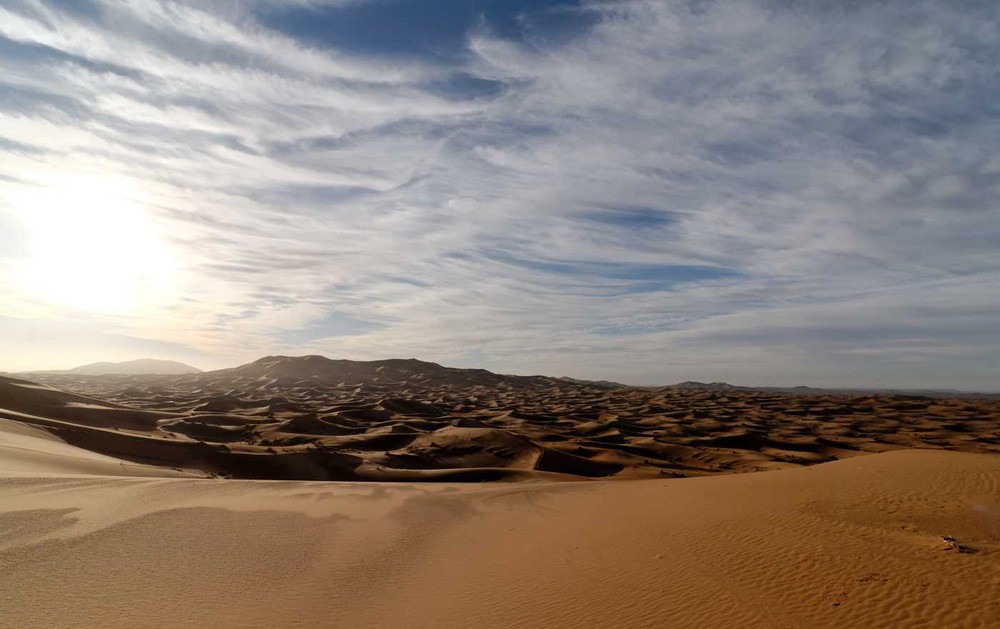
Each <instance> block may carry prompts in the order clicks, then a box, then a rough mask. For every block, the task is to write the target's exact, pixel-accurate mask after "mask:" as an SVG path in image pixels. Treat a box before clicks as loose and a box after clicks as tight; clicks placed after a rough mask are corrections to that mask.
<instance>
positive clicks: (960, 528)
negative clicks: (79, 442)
mask: <svg viewBox="0 0 1000 629" xmlns="http://www.w3.org/2000/svg"><path fill="white" fill-rule="evenodd" d="M0 531H2V535H0V565H3V566H4V569H5V579H4V583H5V585H4V588H3V589H2V591H0V618H3V619H4V622H5V624H6V625H7V626H16V627H51V626H60V627H88V626H98V625H100V626H112V627H134V626H147V627H178V626H181V627H195V626H217V627H248V626H249V627H271V626H293V627H294V626H298V627H316V626H352V627H384V626H407V627H456V628H457V627H471V626H475V627H486V628H489V627H498V628H499V627H511V626H519V627H599V626H601V627H606V626H617V627H732V626H742V627H806V626H808V627H995V626H997V625H998V624H1000V597H998V596H997V593H998V592H1000V457H995V456H990V455H978V454H967V453H955V452H929V451H897V452H889V453H884V454H878V455H873V456H866V457H860V458H854V459H849V460H843V461H837V462H833V463H827V464H824V465H820V466H815V467H810V468H800V469H794V470H783V471H776V472H766V473H760V474H744V475H727V476H715V477H708V478H691V479H679V480H663V481H634V482H592V483H527V484H524V483H522V484H506V483H505V484H489V485H468V484H464V485H452V484H432V485H428V484H392V483H387V484H376V485H373V484H358V483H310V482H266V481H265V482H260V481H256V482H255V481H233V480H189V479H155V480H154V479H124V478H119V479H112V478H92V479H82V478H65V477H63V478H60V477H57V476H49V477H38V478H10V477H9V478H4V479H3V480H0ZM944 534H949V535H954V536H955V537H956V538H958V539H959V540H960V541H961V542H962V543H963V544H965V545H966V546H968V548H969V549H971V550H972V551H973V552H969V553H958V552H955V551H949V550H944V547H943V544H942V543H941V542H940V536H941V535H944Z"/></svg>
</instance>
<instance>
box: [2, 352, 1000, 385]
mask: <svg viewBox="0 0 1000 629" xmlns="http://www.w3.org/2000/svg"><path fill="white" fill-rule="evenodd" d="M269 358H273V359H282V358H288V359H305V358H322V359H325V360H328V361H333V362H351V363H377V362H390V361H415V362H419V363H424V364H428V365H436V366H439V367H444V368H447V369H458V370H484V371H488V372H490V373H493V374H496V375H500V376H516V377H524V378H531V377H540V378H554V379H569V380H577V381H581V382H604V383H611V384H616V385H621V386H625V387H635V388H658V387H671V386H679V385H685V384H692V385H705V386H710V385H724V386H731V387H736V388H743V389H775V390H792V389H810V390H818V391H845V392H852V391H856V392H886V391H888V392H917V393H919V392H936V393H962V394H981V395H995V394H1000V388H996V389H982V388H959V387H946V386H919V387H914V386H893V385H885V386H872V385H871V384H867V385H857V386H850V385H847V386H844V385H836V386H832V385H823V384H816V383H813V384H798V383H796V384H788V383H780V384H757V383H755V384H745V383H742V382H731V381H729V380H726V379H719V378H687V379H684V380H676V381H662V382H645V383H632V382H623V381H621V380H616V379H613V378H582V377H576V376H570V375H566V374H560V375H553V374H550V373H541V372H531V373H529V372H527V371H524V372H521V373H518V372H512V371H497V370H494V369H489V368H485V367H476V366H453V365H449V364H446V363H445V362H439V361H434V360H425V359H422V358H417V357H416V356H409V357H402V356H390V357H387V358H375V359H370V360H362V359H354V358H340V357H331V356H327V355H325V354H315V353H312V354H281V353H278V354H270V353H268V354H264V355H263V356H261V357H260V358H256V359H253V360H249V361H245V362H239V363H238V364H235V365H230V366H227V367H216V368H214V369H202V368H201V367H198V366H195V365H192V364H191V363H190V362H187V361H180V360H174V359H168V358H155V357H150V356H143V357H139V358H133V359H127V360H118V361H115V360H98V361H93V362H88V363H83V364H80V365H75V366H73V367H64V368H46V369H0V374H6V375H30V374H49V373H65V372H71V371H73V370H75V369H81V368H85V367H92V366H97V365H105V364H107V365H115V366H118V365H127V364H132V363H141V362H155V363H163V364H175V365H178V366H182V367H186V368H190V369H194V370H196V371H195V372H189V373H160V374H156V373H140V372H135V373H131V374H125V373H121V374H116V373H110V372H109V373H107V374H101V375H198V374H207V373H213V372H217V371H225V370H229V369H237V368H239V367H244V366H247V365H251V364H254V363H258V362H261V361H263V360H266V359H269ZM81 375H86V374H81ZM91 375H93V374H91Z"/></svg>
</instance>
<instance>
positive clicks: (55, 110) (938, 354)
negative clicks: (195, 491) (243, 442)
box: [0, 0, 1000, 390]
mask: <svg viewBox="0 0 1000 629" xmlns="http://www.w3.org/2000/svg"><path fill="white" fill-rule="evenodd" d="M998 60H1000V5H998V4H997V3H995V2H978V3H977V2H940V3H934V2H921V3H917V2H912V1H911V0H901V1H898V2H892V1H886V2H841V1H830V2H750V1H748V2H711V1H702V0H691V1H689V2H670V1H667V0H662V1H645V0H635V1H631V0H622V1H608V0H605V1H590V0H561V1H531V0H506V1H505V0H293V1H289V2H278V1H277V0H242V1H236V0H217V1H214V2H191V3H183V2H154V1H152V0H59V1H49V2H42V1H39V0H5V1H4V2H3V3H2V5H0V370H8V371H18V370H30V369H46V368H66V367H72V366H75V365H78V364H82V363H87V362H94V361H98V360H127V359H133V358H139V357H153V358H164V359H174V360H181V361H184V362H188V363H190V364H193V365H195V366H197V367H201V368H203V369H211V368H221V367H228V366H235V365H238V364H241V363H245V362H249V361H251V360H254V359H256V358H259V357H261V356H264V355H269V354H289V355H297V354H324V355H326V356H330V357H333V358H350V359H358V360H371V359H381V358H389V357H417V358H420V359H423V360H431V361H435V362H440V363H442V364H446V365H449V366H456V367H482V368H487V369H491V370H493V371H499V372H503V373H520V374H534V373H543V374H549V375H569V376H574V377H579V378H601V379H611V380H617V381H621V382H627V383H632V384H665V383H669V382H676V381H681V380H688V379H693V380H704V381H718V380H724V381H728V382H734V383H738V384H747V385H797V384H805V385H814V386H864V387H910V388H919V387H952V388H959V389H972V390H1000V201H998V199H1000V77H998V68H1000V63H998Z"/></svg>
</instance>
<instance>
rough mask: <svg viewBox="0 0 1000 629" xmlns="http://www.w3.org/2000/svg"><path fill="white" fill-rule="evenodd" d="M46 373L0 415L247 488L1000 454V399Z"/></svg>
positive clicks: (401, 369)
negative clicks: (940, 452)
mask: <svg viewBox="0 0 1000 629" xmlns="http://www.w3.org/2000/svg"><path fill="white" fill-rule="evenodd" d="M37 377H38V378H39V379H41V380H43V381H44V382H45V383H47V384H49V385H52V386H54V387H58V388H60V389H64V390H65V391H73V392H74V393H67V392H64V391H62V390H57V389H54V388H51V387H47V386H42V385H35V384H31V383H27V382H23V381H15V380H11V379H0V417H8V418H10V419H17V420H20V421H27V422H29V423H32V424H34V425H36V426H41V427H44V428H45V429H46V430H48V431H50V432H52V433H53V434H56V435H58V436H59V437H60V438H61V439H63V440H65V441H67V442H68V443H71V444H74V445H77V446H79V447H82V448H87V449H90V450H94V451H96V452H99V453H102V454H105V455H108V456H113V457H116V458H121V459H125V460H130V461H134V462H137V463H144V464H153V465H163V466H168V467H175V468H185V469H200V470H203V471H205V472H206V473H210V474H220V475H225V476H231V477H235V478H248V479H284V480H382V481H403V480H438V481H484V480H525V479H536V480H538V479H565V480H572V479H592V478H657V477H660V478H662V477H686V476H700V475H707V474H718V473H729V472H748V471H759V470H771V469H781V468H789V467H798V466H804V465H811V464H815V463H822V462H826V461H832V460H837V459H842V458H847V457H851V456H854V455H857V454H863V453H871V452H883V451H887V450H894V449H900V448H914V447H916V448H930V449H948V450H959V451H967V452H1000V400H998V399H989V398H980V399H957V398H941V399H937V398H929V397H917V396H899V395H796V394H789V393H782V392H774V391H753V390H741V389H735V388H725V387H716V386H709V387H694V386H676V387H667V388H662V389H646V388H634V387H623V386H607V385H603V384H599V383H588V382H581V381H569V380H564V379H557V378H548V377H543V376H532V377H518V376H502V375H498V374H493V373H490V372H488V371H484V370H475V369H473V370H467V369H452V368H448V367H442V366H441V365H437V364H434V363H425V362H421V361H417V360H384V361H373V362H356V361H343V360H329V359H326V358H323V357H321V356H306V357H299V358H290V357H282V356H270V357H266V358H263V359H261V360H259V361H256V362H254V363H250V364H248V365H244V366H242V367H237V368H235V369H224V370H220V371H214V372H207V373H202V374H195V375H183V376H148V375H147V376H100V377H88V376H79V375H66V374H58V375H56V374H49V375H39V376H37ZM4 409H5V410H4ZM26 416H28V417H26Z"/></svg>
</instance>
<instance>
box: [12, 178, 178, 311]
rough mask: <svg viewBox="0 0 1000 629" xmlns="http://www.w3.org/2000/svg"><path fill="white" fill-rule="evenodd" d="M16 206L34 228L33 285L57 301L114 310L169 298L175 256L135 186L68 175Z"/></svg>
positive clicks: (27, 275)
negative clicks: (160, 233)
mask: <svg viewBox="0 0 1000 629" xmlns="http://www.w3.org/2000/svg"><path fill="white" fill-rule="evenodd" d="M18 206H19V209H20V211H21V214H22V217H23V219H24V223H25V226H26V227H27V229H28V248H29V255H28V258H27V260H25V264H24V267H23V274H22V279H23V281H24V283H25V285H24V288H25V289H26V291H27V292H29V293H31V294H34V295H36V296H37V297H39V298H41V299H42V300H44V301H46V302H48V303H51V304H59V305H63V306H69V307H73V308H79V309H82V310H87V311H91V312H102V313H116V314H125V313H133V312H137V311H141V310H143V309H144V308H146V307H149V306H152V305H154V304H156V303H162V302H163V300H164V299H165V298H169V294H170V292H171V291H172V289H173V284H174V280H175V275H176V264H175V260H174V257H173V256H172V255H171V251H170V249H169V248H168V247H167V245H166V243H164V241H163V239H162V238H161V237H160V235H159V232H158V230H157V227H156V225H155V224H154V222H153V221H152V219H151V217H150V216H149V213H148V211H147V210H146V208H145V207H144V205H143V204H142V203H141V201H140V200H139V195H138V194H137V189H136V186H135V185H133V184H130V183H129V182H128V181H126V180H122V179H117V178H110V177H96V176H87V177H73V178H62V179H60V180H58V181H52V182H47V183H46V185H42V186H36V187H34V188H33V189H32V190H31V191H29V192H27V193H26V194H24V195H23V197H22V198H21V199H20V203H18Z"/></svg>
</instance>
